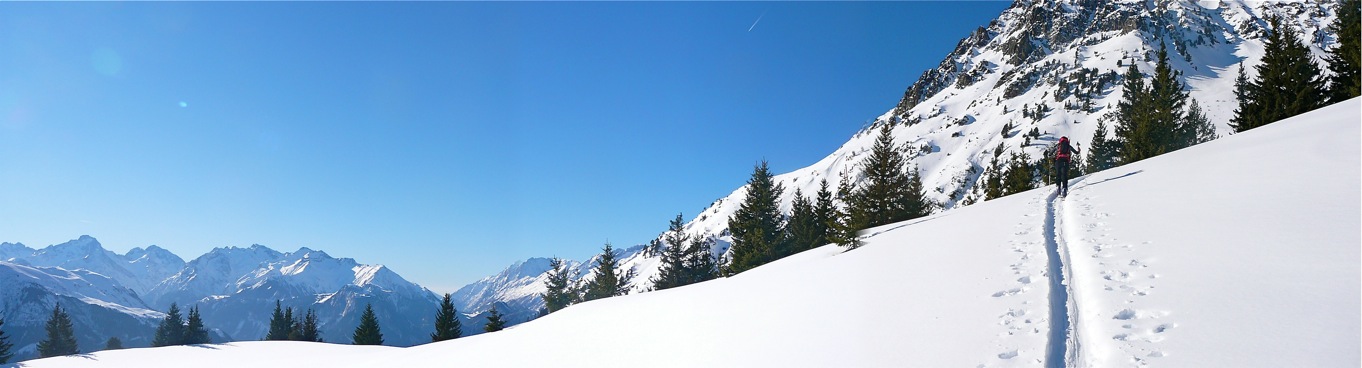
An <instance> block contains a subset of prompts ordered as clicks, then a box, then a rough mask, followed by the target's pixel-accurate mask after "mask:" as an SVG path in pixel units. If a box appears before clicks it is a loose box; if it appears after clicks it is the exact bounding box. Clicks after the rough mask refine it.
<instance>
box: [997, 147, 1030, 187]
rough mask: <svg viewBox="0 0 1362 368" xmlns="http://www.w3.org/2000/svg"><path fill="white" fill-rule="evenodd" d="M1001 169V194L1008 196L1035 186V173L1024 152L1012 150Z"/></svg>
mask: <svg viewBox="0 0 1362 368" xmlns="http://www.w3.org/2000/svg"><path fill="white" fill-rule="evenodd" d="M1010 157H1011V158H1010V159H1009V160H1007V169H1006V170H1005V171H1003V177H1002V195H1003V196H1008V195H1013V194H1017V193H1021V192H1025V191H1028V190H1031V189H1035V188H1036V183H1035V182H1034V178H1035V175H1034V173H1033V169H1032V168H1031V164H1030V162H1029V161H1030V159H1029V158H1028V157H1027V156H1026V154H1024V153H1023V154H1018V153H1016V152H1013V153H1012V154H1011V155H1010Z"/></svg>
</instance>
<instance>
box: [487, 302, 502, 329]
mask: <svg viewBox="0 0 1362 368" xmlns="http://www.w3.org/2000/svg"><path fill="white" fill-rule="evenodd" d="M501 317H502V316H501V312H499V311H497V306H495V305H493V306H492V310H491V311H490V312H488V313H487V324H484V325H482V330H483V331H486V332H497V331H501V330H502V329H505V328H506V321H504V320H502V319H501Z"/></svg>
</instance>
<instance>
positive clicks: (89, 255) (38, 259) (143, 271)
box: [0, 235, 184, 294]
mask: <svg viewBox="0 0 1362 368" xmlns="http://www.w3.org/2000/svg"><path fill="white" fill-rule="evenodd" d="M0 260H11V261H16V262H21V263H24V264H28V265H34V266H42V267H60V268H63V269H67V270H77V269H81V270H89V271H93V272H96V273H99V274H101V275H104V276H107V277H109V278H112V279H114V280H117V281H118V282H119V283H120V284H122V285H123V286H126V287H128V288H131V289H132V290H134V291H136V292H137V293H138V294H146V293H147V291H149V290H151V288H152V287H153V286H155V285H156V284H157V283H159V282H160V281H161V280H164V279H165V278H166V277H169V276H170V275H172V274H174V273H175V272H178V271H179V270H180V268H181V267H184V260H183V259H180V257H179V256H176V255H175V254H174V253H171V252H170V251H167V250H165V249H162V248H161V247H157V246H155V245H152V246H149V247H147V248H146V249H142V248H133V249H132V250H129V251H128V252H127V253H126V254H122V255H120V254H117V253H114V252H110V251H108V250H105V249H104V246H103V245H102V244H100V243H99V240H97V239H95V238H93V237H91V236H89V235H82V236H81V237H80V238H77V239H74V240H71V241H68V242H65V243H61V244H57V245H53V246H49V247H47V248H43V249H39V250H34V249H31V248H28V247H26V246H24V245H23V244H10V243H4V244H0Z"/></svg>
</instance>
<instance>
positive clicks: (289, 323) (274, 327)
mask: <svg viewBox="0 0 1362 368" xmlns="http://www.w3.org/2000/svg"><path fill="white" fill-rule="evenodd" d="M289 309H290V310H292V308H289ZM290 314H292V312H290ZM291 332H293V320H292V319H290V318H287V317H286V316H285V315H284V308H283V307H282V306H281V301H279V300H275V301H274V313H271V314H270V330H269V332H266V333H265V340H288V335H289V333H291Z"/></svg>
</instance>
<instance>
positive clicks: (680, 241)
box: [649, 213, 690, 290]
mask: <svg viewBox="0 0 1362 368" xmlns="http://www.w3.org/2000/svg"><path fill="white" fill-rule="evenodd" d="M684 225H685V222H684V221H683V220H682V218H681V214H679V213H678V214H676V218H675V219H672V221H671V223H670V224H669V226H668V228H667V233H666V234H664V235H663V236H662V238H663V239H664V243H666V245H667V247H666V248H664V249H662V252H661V253H662V265H660V266H658V269H657V274H656V275H654V276H653V278H652V279H650V280H649V281H652V283H653V290H663V289H670V288H674V287H677V286H682V285H685V284H687V281H688V280H687V277H686V246H687V245H688V244H687V243H689V241H690V235H688V234H686V231H685V228H684Z"/></svg>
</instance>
